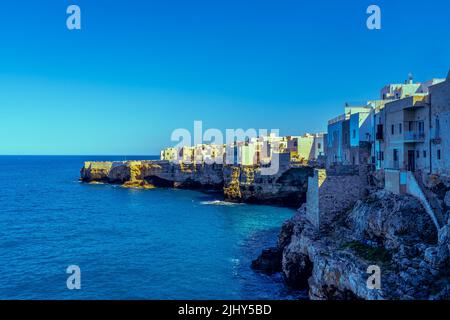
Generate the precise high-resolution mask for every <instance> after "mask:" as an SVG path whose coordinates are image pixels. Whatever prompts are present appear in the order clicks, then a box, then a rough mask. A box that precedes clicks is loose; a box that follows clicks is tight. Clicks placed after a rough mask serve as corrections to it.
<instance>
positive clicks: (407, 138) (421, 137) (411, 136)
mask: <svg viewBox="0 0 450 320" xmlns="http://www.w3.org/2000/svg"><path fill="white" fill-rule="evenodd" d="M403 140H404V142H405V143H407V142H424V141H425V133H424V132H422V131H405V132H404V133H403Z"/></svg>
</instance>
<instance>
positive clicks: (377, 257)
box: [279, 191, 450, 299]
mask: <svg viewBox="0 0 450 320" xmlns="http://www.w3.org/2000/svg"><path fill="white" fill-rule="evenodd" d="M449 228H450V226H449V225H447V226H445V227H444V228H442V229H441V230H440V231H439V241H438V234H437V232H436V230H435V227H434V225H433V222H432V221H431V219H430V218H429V216H428V215H427V213H426V212H425V210H424V209H423V208H422V206H421V204H420V202H419V201H418V200H417V199H415V198H411V197H409V196H397V195H394V194H391V193H388V192H385V191H378V192H372V194H371V195H370V196H368V197H367V198H366V199H365V200H364V201H358V202H357V203H356V204H355V206H354V207H353V209H351V210H350V211H348V210H345V211H343V212H342V213H341V214H340V216H339V219H336V220H335V223H334V224H333V225H330V226H329V227H328V229H327V230H317V229H316V228H315V227H314V226H313V225H312V224H311V223H310V222H309V220H308V219H307V218H306V215H305V210H304V208H303V207H302V209H300V210H299V211H298V213H297V214H296V215H295V217H293V218H292V219H290V220H289V222H286V223H285V224H284V225H283V228H282V231H281V232H280V236H279V247H283V248H284V250H283V257H282V273H283V277H284V279H285V281H286V284H287V285H288V286H292V287H295V288H307V289H308V291H309V297H310V298H311V299H408V298H409V299H430V298H442V297H444V296H446V295H447V294H448V292H447V291H446V290H447V289H446V288H447V285H448V269H449V260H448V252H449V249H450V248H449ZM280 244H281V245H280ZM372 265H376V266H378V267H379V268H380V271H381V288H380V289H370V288H369V287H368V286H367V280H368V277H369V276H370V274H368V273H367V271H368V267H369V266H372Z"/></svg>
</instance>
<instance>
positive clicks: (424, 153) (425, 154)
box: [423, 150, 427, 158]
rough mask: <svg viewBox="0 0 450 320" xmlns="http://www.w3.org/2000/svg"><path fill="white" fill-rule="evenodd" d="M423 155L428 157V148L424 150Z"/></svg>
mask: <svg viewBox="0 0 450 320" xmlns="http://www.w3.org/2000/svg"><path fill="white" fill-rule="evenodd" d="M423 157H424V158H426V157H427V150H423Z"/></svg>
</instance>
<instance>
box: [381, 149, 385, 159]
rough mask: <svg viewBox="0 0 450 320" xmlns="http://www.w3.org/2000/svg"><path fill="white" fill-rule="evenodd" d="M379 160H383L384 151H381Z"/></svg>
mask: <svg viewBox="0 0 450 320" xmlns="http://www.w3.org/2000/svg"><path fill="white" fill-rule="evenodd" d="M381 160H384V151H381Z"/></svg>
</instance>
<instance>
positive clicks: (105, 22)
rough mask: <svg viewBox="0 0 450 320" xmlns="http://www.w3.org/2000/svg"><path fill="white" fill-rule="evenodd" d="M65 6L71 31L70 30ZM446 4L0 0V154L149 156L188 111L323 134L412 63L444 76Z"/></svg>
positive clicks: (396, 0) (210, 118)
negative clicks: (376, 22)
mask: <svg viewBox="0 0 450 320" xmlns="http://www.w3.org/2000/svg"><path fill="white" fill-rule="evenodd" d="M70 4H77V5H79V6H80V8H81V11H82V30H80V31H69V30H68V29H67V28H66V18H67V14H66V8H67V6H68V5H70ZM370 4H377V5H379V6H380V7H381V10H382V29H381V30H379V31H370V30H368V29H367V28H366V19H367V16H368V15H367V14H366V13H365V11H366V8H367V7H368V6H369V5H370ZM449 12H450V2H449V1H447V0H430V1H426V2H424V1H420V2H419V1H411V0H409V1H406V0H389V1H378V0H371V1H365V0H359V1H338V0H335V1H330V0H320V1H299V0H295V1H294V0H293V1H285V0H277V1H275V0H272V1H262V0H259V1H247V0H226V1H225V0H178V1H175V0H164V1H160V0H158V1H156V0H148V1H143V0H142V1H139V0H127V1H124V0H115V1H104V0H72V1H64V0H59V1H54V0H53V1H52V0H34V1H31V0H29V1H12V0H10V1H2V2H1V4H0V40H1V50H0V154H117V155H122V154H124V155H133V154H135V155H136V154H138V155H148V154H157V153H158V152H159V149H160V148H162V147H164V146H167V145H170V143H171V142H170V135H171V133H172V131H173V130H174V129H176V128H187V129H192V127H193V121H194V120H202V121H203V126H204V127H205V128H219V129H222V130H224V129H226V128H244V129H246V128H267V129H271V128H279V129H280V132H281V134H301V133H304V132H313V131H324V130H326V122H327V119H328V118H331V117H334V116H336V115H338V114H339V113H341V112H342V108H343V103H344V102H345V101H360V100H364V99H371V98H377V97H378V91H379V89H380V88H381V86H383V85H384V84H386V83H389V82H401V81H404V80H405V78H406V77H407V74H408V73H409V72H412V73H413V74H414V77H415V79H416V80H418V81H421V80H427V79H429V78H432V77H445V75H446V74H447V71H448V69H449V67H450V41H449V39H450V19H449V14H448V13H449Z"/></svg>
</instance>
